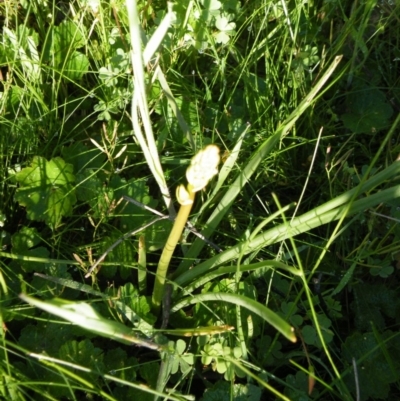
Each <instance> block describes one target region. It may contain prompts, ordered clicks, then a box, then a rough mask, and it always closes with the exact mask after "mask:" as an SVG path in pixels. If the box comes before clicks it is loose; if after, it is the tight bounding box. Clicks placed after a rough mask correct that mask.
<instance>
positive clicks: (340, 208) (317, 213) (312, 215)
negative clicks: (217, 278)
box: [175, 161, 400, 286]
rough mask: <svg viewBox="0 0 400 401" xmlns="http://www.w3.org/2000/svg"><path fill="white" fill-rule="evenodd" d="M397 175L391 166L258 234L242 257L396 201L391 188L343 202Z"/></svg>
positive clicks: (399, 168) (206, 265)
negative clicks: (288, 223)
mask: <svg viewBox="0 0 400 401" xmlns="http://www.w3.org/2000/svg"><path fill="white" fill-rule="evenodd" d="M398 174H400V162H399V161H397V162H395V163H393V164H392V165H390V166H389V167H387V168H386V169H385V170H383V171H382V172H380V173H378V174H376V175H375V176H373V177H371V178H370V179H369V180H367V181H366V182H365V183H364V184H363V185H361V186H358V187H356V188H354V189H352V190H350V191H347V192H345V193H344V194H342V195H340V196H338V197H337V198H335V199H333V200H331V201H329V202H326V203H324V204H323V205H321V206H318V207H316V208H315V209H313V210H312V211H310V212H307V213H305V214H303V215H301V216H299V217H296V218H294V219H293V220H292V221H291V223H290V226H289V225H287V224H281V225H279V226H276V227H274V228H272V229H270V230H267V231H265V232H264V233H262V234H259V235H257V236H256V237H255V238H254V239H252V240H251V241H250V242H249V243H248V244H247V248H246V250H245V254H249V253H251V252H254V251H256V250H258V249H260V248H262V247H265V246H268V245H271V244H273V243H276V242H279V241H283V240H285V239H287V238H289V237H290V236H295V235H298V234H301V233H304V232H307V231H309V230H311V229H313V228H316V227H319V226H321V225H323V224H327V223H330V222H332V221H335V220H339V219H340V218H341V217H342V215H343V213H346V212H347V216H350V215H352V214H355V213H359V212H362V211H364V210H366V209H368V208H370V207H373V206H375V205H377V204H379V203H381V202H387V201H389V200H392V199H395V198H398V197H400V186H394V187H392V188H388V189H385V190H383V191H380V192H377V193H375V194H373V195H371V196H368V197H365V198H362V199H359V200H357V201H355V202H354V203H353V204H352V205H351V207H350V208H349V209H348V205H347V204H346V202H349V201H350V200H351V199H352V196H353V195H354V193H357V192H358V193H363V192H366V191H370V190H371V189H373V188H375V187H376V186H378V185H379V184H382V183H383V182H385V181H386V180H388V179H392V178H393V177H395V176H397V175H398ZM242 248H243V244H242V243H239V244H237V245H236V246H234V247H232V248H230V249H228V250H226V251H225V252H222V253H221V254H219V255H216V256H214V257H213V258H211V259H209V260H207V261H205V262H203V263H201V264H199V265H198V266H196V268H195V269H192V270H189V271H187V272H186V273H183V274H182V275H181V276H179V277H177V278H176V280H175V281H176V283H177V284H178V285H181V286H184V285H186V284H188V283H190V282H191V281H192V280H193V279H194V278H196V277H199V276H201V275H203V274H205V273H206V272H207V271H209V269H212V268H214V267H216V266H219V265H221V264H223V263H227V262H229V261H231V260H234V259H237V258H238V257H239V256H240V254H241V251H242Z"/></svg>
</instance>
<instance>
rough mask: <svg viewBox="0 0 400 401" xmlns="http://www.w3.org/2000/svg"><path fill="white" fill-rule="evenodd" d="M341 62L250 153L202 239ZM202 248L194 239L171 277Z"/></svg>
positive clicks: (182, 268) (208, 235)
mask: <svg viewBox="0 0 400 401" xmlns="http://www.w3.org/2000/svg"><path fill="white" fill-rule="evenodd" d="M341 59H342V56H338V57H336V58H335V59H334V61H333V63H332V64H331V65H330V67H329V68H328V69H327V70H326V71H325V73H324V75H323V76H322V77H321V79H320V80H319V81H318V82H317V84H316V85H315V87H314V88H313V89H312V90H311V91H310V92H309V93H308V95H307V96H306V97H305V98H304V100H303V101H302V102H301V103H300V104H299V106H298V107H297V108H296V109H295V110H294V111H293V113H292V114H291V115H290V116H289V117H288V118H287V119H286V121H285V122H284V123H283V124H282V125H281V126H280V127H279V128H278V129H277V131H276V133H275V134H274V135H272V136H271V137H269V138H268V139H267V140H266V141H265V142H264V143H263V144H262V145H261V146H260V147H259V148H258V150H257V151H256V152H255V153H254V155H253V157H252V158H251V159H250V160H249V162H248V163H247V165H246V167H245V168H244V169H243V170H242V172H241V173H240V174H239V175H238V177H237V178H236V179H235V181H234V182H233V183H232V184H231V185H230V187H229V189H228V190H227V191H226V193H225V195H224V197H223V198H222V200H221V202H220V203H219V204H218V205H217V207H216V208H215V210H214V212H213V213H212V215H211V216H210V218H209V219H208V221H207V223H206V224H205V226H206V228H205V229H204V230H203V232H202V234H203V235H204V236H205V237H207V238H209V237H210V236H211V234H212V233H213V232H214V230H215V229H216V228H217V226H218V224H219V223H220V221H221V220H222V218H223V217H224V216H225V214H226V213H227V212H228V210H229V209H230V207H231V206H232V204H233V203H234V201H235V199H236V197H237V196H238V195H239V193H240V191H241V190H242V188H243V187H244V186H245V185H246V184H247V182H248V181H249V180H250V177H251V176H252V175H253V174H254V172H255V171H257V169H258V167H259V165H260V163H261V162H262V160H264V159H265V158H266V157H267V156H268V154H270V153H271V152H272V150H273V149H275V147H276V145H277V144H278V142H279V141H280V140H281V138H282V137H284V136H285V135H287V134H288V133H289V131H290V130H291V129H292V128H293V126H294V124H295V123H296V121H297V120H298V119H299V117H300V116H301V115H302V114H303V113H304V111H305V110H306V109H307V108H308V107H309V106H310V104H311V103H312V102H313V100H314V99H315V98H316V96H317V94H318V92H319V91H320V90H321V89H322V87H323V86H324V85H325V83H326V82H327V80H328V79H329V77H330V76H331V75H332V73H333V72H334V71H335V69H336V67H337V66H338V64H339V62H340V60H341ZM203 246H204V242H203V241H200V240H198V239H196V240H195V242H194V243H193V245H192V246H191V247H190V249H189V251H188V252H187V254H186V255H185V259H184V260H183V261H182V262H181V264H180V265H179V267H178V269H177V271H176V273H175V277H178V276H179V275H180V274H181V273H183V272H184V271H186V270H187V269H188V268H189V267H190V265H191V264H192V262H193V260H194V259H195V258H196V257H197V255H198V254H199V253H200V251H201V249H202V248H203Z"/></svg>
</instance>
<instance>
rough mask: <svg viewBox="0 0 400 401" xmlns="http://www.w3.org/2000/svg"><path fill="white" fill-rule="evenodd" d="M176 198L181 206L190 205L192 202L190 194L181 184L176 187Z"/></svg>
mask: <svg viewBox="0 0 400 401" xmlns="http://www.w3.org/2000/svg"><path fill="white" fill-rule="evenodd" d="M176 198H177V199H178V202H179V204H180V205H182V206H185V205H191V204H192V203H193V199H191V198H190V194H189V192H188V190H187V189H186V188H185V186H184V185H183V184H181V185H179V186H178V187H177V188H176Z"/></svg>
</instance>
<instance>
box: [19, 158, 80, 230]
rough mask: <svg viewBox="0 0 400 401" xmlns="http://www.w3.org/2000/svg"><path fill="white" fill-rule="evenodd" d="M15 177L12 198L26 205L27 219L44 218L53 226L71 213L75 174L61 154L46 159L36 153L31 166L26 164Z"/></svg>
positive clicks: (73, 202) (56, 225)
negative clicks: (16, 186)
mask: <svg viewBox="0 0 400 401" xmlns="http://www.w3.org/2000/svg"><path fill="white" fill-rule="evenodd" d="M15 178H16V180H17V182H18V183H19V185H20V187H19V188H18V189H17V192H16V194H15V200H16V201H17V202H19V203H20V204H21V205H22V206H25V207H26V212H27V215H28V218H29V219H30V220H36V221H44V222H45V223H46V224H47V225H48V226H50V227H51V228H52V229H53V230H54V229H56V228H57V227H58V226H59V225H60V223H61V219H62V217H63V216H69V215H71V213H72V207H73V205H74V204H75V203H76V197H75V190H74V188H73V183H74V182H75V176H74V174H73V167H72V165H70V164H67V163H65V162H64V160H63V159H61V158H60V157H56V158H54V159H52V160H50V161H49V162H48V161H47V160H46V159H45V158H43V157H39V156H35V157H34V158H33V161H32V164H31V166H30V167H25V168H24V169H23V170H21V171H20V172H19V173H17V174H16V176H15Z"/></svg>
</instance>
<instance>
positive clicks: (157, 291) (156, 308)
mask: <svg viewBox="0 0 400 401" xmlns="http://www.w3.org/2000/svg"><path fill="white" fill-rule="evenodd" d="M188 193H189V201H190V202H188V204H185V205H181V207H180V209H179V212H178V215H177V216H176V220H175V223H174V225H173V227H172V230H171V232H170V234H169V237H168V240H167V243H166V244H165V246H164V249H163V252H162V254H161V257H160V261H159V262H158V267H157V272H156V280H155V282H154V289H153V295H152V307H153V313H154V314H155V315H156V316H157V315H158V314H159V312H160V307H161V301H162V298H163V295H164V287H165V279H166V277H167V271H168V266H169V263H170V261H171V258H172V255H173V253H174V250H175V248H176V245H177V244H178V241H179V239H180V238H181V235H182V232H183V229H184V228H185V225H186V222H187V221H188V218H189V214H190V211H191V210H192V206H193V202H194V197H195V192H194V191H192V190H190V189H189V190H188Z"/></svg>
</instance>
